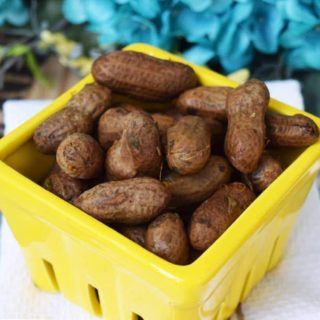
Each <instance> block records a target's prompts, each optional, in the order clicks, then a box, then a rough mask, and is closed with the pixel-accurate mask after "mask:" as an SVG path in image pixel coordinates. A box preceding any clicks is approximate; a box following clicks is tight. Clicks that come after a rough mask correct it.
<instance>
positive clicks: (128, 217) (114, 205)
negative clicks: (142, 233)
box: [74, 177, 170, 225]
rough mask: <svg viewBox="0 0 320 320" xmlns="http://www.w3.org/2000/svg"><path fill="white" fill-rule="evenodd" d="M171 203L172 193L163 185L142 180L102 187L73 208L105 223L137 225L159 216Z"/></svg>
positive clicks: (135, 179)
mask: <svg viewBox="0 0 320 320" xmlns="http://www.w3.org/2000/svg"><path fill="white" fill-rule="evenodd" d="M169 201H170V193H169V191H168V190H167V189H166V188H165V186H164V185H163V184H162V183H161V182H160V181H158V180H156V179H153V178H148V177H140V178H133V179H128V180H122V181H110V182H106V183H102V184H99V185H97V186H95V187H93V188H92V189H90V190H87V191H85V192H84V193H82V194H81V195H80V196H79V197H78V198H77V199H76V200H75V201H74V204H75V205H76V206H77V207H78V208H80V209H82V210H83V211H85V212H87V213H88V214H90V215H91V216H93V217H94V218H96V219H98V220H100V221H103V222H105V223H123V224H130V225H138V224H142V223H146V222H149V221H150V220H152V219H154V218H155V217H156V216H158V215H159V214H160V213H161V212H162V211H163V210H164V209H165V208H166V207H167V205H168V203H169Z"/></svg>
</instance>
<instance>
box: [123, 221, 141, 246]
mask: <svg viewBox="0 0 320 320" xmlns="http://www.w3.org/2000/svg"><path fill="white" fill-rule="evenodd" d="M120 232H121V234H123V235H124V236H125V237H127V238H128V239H130V240H132V241H133V242H135V243H137V244H138V245H140V246H142V247H144V242H145V236H146V232H147V227H146V226H122V227H121V228H120Z"/></svg>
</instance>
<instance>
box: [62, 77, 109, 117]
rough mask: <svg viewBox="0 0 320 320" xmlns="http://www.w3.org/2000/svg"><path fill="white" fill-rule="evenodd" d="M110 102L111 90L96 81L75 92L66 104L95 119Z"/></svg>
mask: <svg viewBox="0 0 320 320" xmlns="http://www.w3.org/2000/svg"><path fill="white" fill-rule="evenodd" d="M110 103H111V91H110V90H109V89H108V88H107V87H105V86H101V85H99V84H98V83H90V84H87V85H85V86H84V87H83V89H82V90H80V91H79V92H78V93H77V94H75V95H74V96H73V97H72V98H71V99H70V101H69V102H68V104H67V107H74V108H76V109H77V110H78V111H80V112H82V113H84V114H86V115H89V116H91V118H92V119H93V120H97V119H98V118H99V117H100V116H101V114H102V113H103V112H104V111H105V110H106V109H107V108H108V107H109V105H110Z"/></svg>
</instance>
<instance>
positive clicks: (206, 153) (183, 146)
mask: <svg viewBox="0 0 320 320" xmlns="http://www.w3.org/2000/svg"><path fill="white" fill-rule="evenodd" d="M210 152H211V132H210V128H209V125H208V124H207V123H206V122H205V121H204V120H202V119H201V118H200V117H198V116H185V117H182V118H181V119H180V120H178V122H177V123H176V124H175V125H174V126H172V127H170V128H169V129H168V131H167V161H168V165H169V167H170V169H172V170H174V171H176V172H178V173H179V174H182V175H184V174H192V173H197V172H199V171H200V170H201V169H202V168H203V167H204V166H205V165H206V163H207V161H208V160H209V157H210Z"/></svg>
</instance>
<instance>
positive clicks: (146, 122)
mask: <svg viewBox="0 0 320 320" xmlns="http://www.w3.org/2000/svg"><path fill="white" fill-rule="evenodd" d="M161 162H162V158H161V144H160V136H159V130H158V127H157V125H156V123H155V122H154V121H153V119H152V117H151V116H150V115H149V114H147V113H146V112H143V111H132V112H131V113H129V114H128V115H127V116H126V117H125V122H124V130H123V132H122V135H121V138H120V139H119V140H118V141H116V142H114V144H113V145H112V147H111V148H110V149H109V150H108V152H107V156H106V160H105V166H106V172H107V175H108V177H109V179H110V180H122V179H129V178H133V177H136V176H151V177H157V176H159V172H160V167H161Z"/></svg>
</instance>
